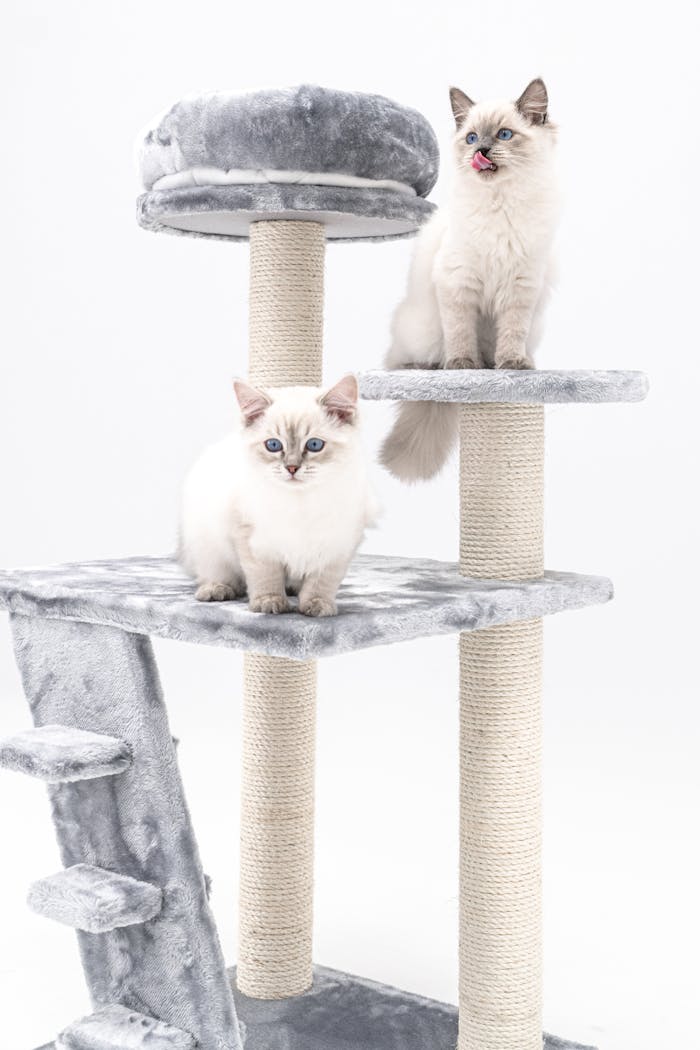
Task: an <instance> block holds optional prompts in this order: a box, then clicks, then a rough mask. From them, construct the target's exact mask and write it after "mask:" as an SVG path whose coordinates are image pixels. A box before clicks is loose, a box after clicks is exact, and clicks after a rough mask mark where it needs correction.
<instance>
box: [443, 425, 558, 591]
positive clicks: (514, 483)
mask: <svg viewBox="0 0 700 1050" xmlns="http://www.w3.org/2000/svg"><path fill="white" fill-rule="evenodd" d="M460 449H461V459H460V491H461V511H462V513H461V516H460V571H461V572H462V573H463V574H464V575H465V576H478V577H480V578H481V579H489V578H493V579H500V580H527V579H531V578H533V577H536V576H541V575H542V573H543V572H544V562H543V535H542V529H543V525H542V501H543V491H544V473H543V463H544V406H543V405H462V406H461V408H460Z"/></svg>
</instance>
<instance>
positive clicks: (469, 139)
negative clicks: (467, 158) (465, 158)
mask: <svg viewBox="0 0 700 1050" xmlns="http://www.w3.org/2000/svg"><path fill="white" fill-rule="evenodd" d="M478 139H479V136H478V135H477V133H476V132H475V131H470V132H469V134H468V135H467V142H468V143H469V145H470V146H473V145H474V143H475V142H477V141H478Z"/></svg>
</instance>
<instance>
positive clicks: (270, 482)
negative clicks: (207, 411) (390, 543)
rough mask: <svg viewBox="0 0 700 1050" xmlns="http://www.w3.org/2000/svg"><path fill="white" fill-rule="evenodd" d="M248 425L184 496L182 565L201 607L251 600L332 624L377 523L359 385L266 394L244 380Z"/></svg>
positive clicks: (214, 455) (190, 481) (209, 457)
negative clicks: (355, 559)
mask: <svg viewBox="0 0 700 1050" xmlns="http://www.w3.org/2000/svg"><path fill="white" fill-rule="evenodd" d="M234 386H235V390H236V396H237V398H238V403H239V405H240V409H241V417H240V420H239V423H238V426H237V427H236V429H235V431H234V433H233V434H231V435H230V436H229V437H227V438H225V439H224V440H223V441H220V442H219V443H218V444H216V445H212V446H211V447H210V448H208V449H207V450H206V451H205V452H204V454H203V455H202V456H201V458H200V459H199V460H198V461H197V462H196V463H195V465H194V467H193V468H192V470H191V472H190V474H189V475H188V477H187V479H186V482H185V486H184V492H183V504H182V519H181V530H180V560H181V562H182V564H183V565H184V567H185V568H186V569H187V571H188V572H189V573H191V575H192V576H194V577H195V579H196V580H197V582H198V584H199V587H198V589H197V592H196V597H197V598H198V599H199V600H200V601H226V600H228V599H231V598H235V597H238V596H240V595H242V594H244V593H245V592H246V591H247V593H248V602H249V607H250V608H251V609H252V610H253V611H254V612H266V613H281V612H287V611H289V609H290V604H289V602H288V600H287V594H286V592H287V590H290V591H292V592H294V593H298V595H299V611H300V612H302V613H305V614H306V615H307V616H332V615H333V614H334V613H335V612H336V605H335V596H336V593H337V590H338V587H339V586H340V583H341V581H342V579H343V577H344V576H345V572H346V570H347V567H348V564H349V562H350V559H351V558H352V556H353V554H354V553H355V551H356V550H357V547H358V546H359V544H360V541H361V540H362V537H363V534H364V530H365V527H366V526H367V525H369V524H371V523H372V520H373V518H374V503H373V499H372V496H371V493H370V490H369V487H368V484H367V478H366V474H365V460H364V456H363V452H362V447H361V444H360V438H359V427H358V421H357V381H356V379H355V377H354V376H346V377H345V378H344V379H341V381H340V382H339V383H337V384H336V386H334V387H332V388H331V389H330V390H328V391H326V392H325V393H324V391H323V390H320V389H318V388H317V387H301V386H300V387H282V388H278V389H274V390H269V391H264V390H258V389H256V388H255V387H251V386H249V385H248V384H247V383H243V382H240V381H237V382H236V383H235V384H234Z"/></svg>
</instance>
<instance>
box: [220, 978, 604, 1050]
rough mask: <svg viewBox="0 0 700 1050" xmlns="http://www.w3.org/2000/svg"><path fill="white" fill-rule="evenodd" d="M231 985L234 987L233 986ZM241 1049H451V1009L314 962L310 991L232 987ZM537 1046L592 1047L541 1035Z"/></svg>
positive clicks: (453, 1013) (555, 1048) (453, 1035)
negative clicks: (255, 995)
mask: <svg viewBox="0 0 700 1050" xmlns="http://www.w3.org/2000/svg"><path fill="white" fill-rule="evenodd" d="M234 989H235V985H234ZM235 996H236V1010H237V1012H238V1019H239V1023H240V1025H241V1031H242V1033H243V1047H244V1050H454V1048H455V1047H456V1046H457V1008H456V1007H455V1006H449V1005H447V1004H446V1003H440V1002H436V1001H435V1000H433V999H426V998H425V997H424V996H421V995H412V994H411V993H410V992H401V991H398V990H397V989H396V988H390V987H388V986H387V985H385V984H379V983H378V982H376V981H368V980H365V979H364V978H362V977H351V976H350V975H348V974H345V973H339V972H338V971H337V970H329V969H326V968H325V967H320V966H317V967H316V968H315V970H314V983H313V987H312V988H311V989H310V991H308V992H306V993H305V994H304V995H298V996H295V997H294V998H293V999H285V1000H282V1001H279V1002H265V1001H263V1000H260V999H248V998H247V997H246V996H244V995H241V994H240V992H238V991H235ZM543 1050H592V1047H584V1046H582V1045H581V1044H579V1043H570V1042H567V1041H565V1040H563V1039H557V1038H555V1037H554V1036H550V1035H545V1036H544V1041H543Z"/></svg>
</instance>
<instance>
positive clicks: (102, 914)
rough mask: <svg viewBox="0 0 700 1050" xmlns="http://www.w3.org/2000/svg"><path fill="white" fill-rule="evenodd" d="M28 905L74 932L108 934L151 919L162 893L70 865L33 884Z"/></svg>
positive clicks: (111, 874) (96, 869)
mask: <svg viewBox="0 0 700 1050" xmlns="http://www.w3.org/2000/svg"><path fill="white" fill-rule="evenodd" d="M27 903H28V905H29V907H30V908H31V909H32V911H35V912H37V914H38V915H43V916H45V917H46V918H47V919H54V920H55V921H56V922H62V923H64V924H65V925H66V926H72V927H73V928H74V929H76V930H85V931H86V932H87V933H107V932H108V931H109V930H119V929H122V928H123V927H124V926H133V925H134V924H135V923H142V922H148V920H149V919H152V918H153V917H154V916H156V915H157V914H158V912H159V911H160V909H161V907H162V904H163V891H162V890H161V889H160V888H159V887H158V886H153V885H152V884H151V883H150V882H141V881H140V880H138V879H132V878H131V876H129V875H119V874H117V873H116V872H113V871H107V870H106V869H105V868H99V867H96V866H95V865H94V864H73V865H72V866H71V867H70V868H65V869H64V870H63V871H59V872H57V874H56V875H49V876H47V877H46V878H44V879H39V880H38V881H37V882H34V883H33V884H32V886H31V888H30V890H29V896H28V897H27Z"/></svg>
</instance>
